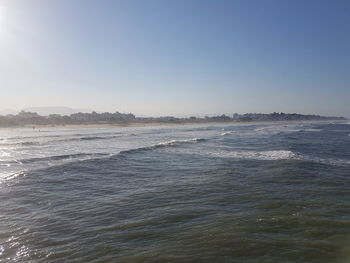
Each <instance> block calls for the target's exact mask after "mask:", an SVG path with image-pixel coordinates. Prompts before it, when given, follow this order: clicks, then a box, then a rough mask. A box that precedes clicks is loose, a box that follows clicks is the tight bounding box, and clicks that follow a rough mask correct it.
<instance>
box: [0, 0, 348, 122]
mask: <svg viewBox="0 0 350 263" xmlns="http://www.w3.org/2000/svg"><path fill="white" fill-rule="evenodd" d="M349 11H350V2H348V1H316V0H310V1H272V0H266V1H218V2H214V1H182V0H181V1H167V2H165V1H157V0H152V1H137V0H131V1H108V0H104V1H92V0H87V1H82V0H76V1H67V0H62V1H58V0H57V1H44V0H31V1H24V0H22V1H21V0H11V1H9V0H0V73H1V78H0V91H1V99H0V110H3V109H12V110H21V109H25V108H28V107H48V106H60V107H61V106H63V107H70V108H73V109H75V108H78V109H91V110H96V111H109V112H115V111H120V112H132V113H134V114H135V115H139V116H140V115H144V116H160V115H172V116H189V115H196V116H203V115H209V114H229V113H234V112H238V113H246V112H262V113H270V112H275V111H276V112H286V113H293V112H296V113H302V114H319V115H326V116H344V117H347V118H350V107H349V106H348V99H349V98H350V88H349V86H350V85H349V84H350V70H349V69H350V34H349V25H350V17H349V16H348V14H349Z"/></svg>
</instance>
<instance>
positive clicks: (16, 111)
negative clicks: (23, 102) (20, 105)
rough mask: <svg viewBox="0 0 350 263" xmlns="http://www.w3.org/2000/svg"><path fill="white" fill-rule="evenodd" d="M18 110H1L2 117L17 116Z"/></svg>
mask: <svg viewBox="0 0 350 263" xmlns="http://www.w3.org/2000/svg"><path fill="white" fill-rule="evenodd" d="M17 113H18V110H11V109H0V115H8V114H17Z"/></svg>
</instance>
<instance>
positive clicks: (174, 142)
mask: <svg viewBox="0 0 350 263" xmlns="http://www.w3.org/2000/svg"><path fill="white" fill-rule="evenodd" d="M202 141H205V139H202V138H193V139H185V140H170V141H166V142H160V143H157V144H154V145H151V146H145V147H139V148H134V149H128V150H123V151H120V152H119V154H126V153H134V152H141V151H149V150H154V149H158V148H164V147H168V146H177V145H180V144H186V143H197V142H202Z"/></svg>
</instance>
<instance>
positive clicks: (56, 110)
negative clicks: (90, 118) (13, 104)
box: [23, 107, 92, 116]
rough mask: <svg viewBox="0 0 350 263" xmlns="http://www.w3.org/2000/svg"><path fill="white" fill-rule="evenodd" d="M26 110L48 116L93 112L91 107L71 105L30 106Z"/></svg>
mask: <svg viewBox="0 0 350 263" xmlns="http://www.w3.org/2000/svg"><path fill="white" fill-rule="evenodd" d="M23 110H24V111H30V112H36V113H38V114H39V115H41V116H48V115H50V114H60V115H71V114H73V113H77V112H92V110H89V109H73V108H69V107H28V108H25V109H23Z"/></svg>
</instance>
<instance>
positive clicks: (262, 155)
mask: <svg viewBox="0 0 350 263" xmlns="http://www.w3.org/2000/svg"><path fill="white" fill-rule="evenodd" d="M207 154H208V155H210V156H213V157H221V158H237V159H250V160H290V159H298V156H297V154H295V153H294V152H292V151H288V150H275V151H217V152H208V153H207Z"/></svg>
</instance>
